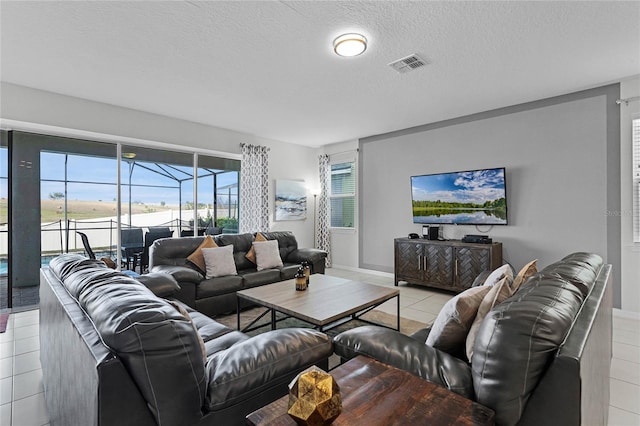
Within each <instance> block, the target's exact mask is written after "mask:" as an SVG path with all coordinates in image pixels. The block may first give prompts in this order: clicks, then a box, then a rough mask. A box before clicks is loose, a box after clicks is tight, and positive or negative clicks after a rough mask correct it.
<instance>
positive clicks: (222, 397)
mask: <svg viewBox="0 0 640 426" xmlns="http://www.w3.org/2000/svg"><path fill="white" fill-rule="evenodd" d="M332 353H333V345H332V343H331V339H330V338H329V337H328V336H327V335H326V334H324V333H321V332H319V331H315V330H310V329H301V328H298V329H296V328H289V329H282V330H274V331H270V332H267V333H263V334H259V335H258V336H255V337H252V338H251V339H248V340H245V341H244V342H241V343H238V344H236V345H234V346H232V347H230V348H229V349H227V350H225V351H220V352H217V353H215V354H214V355H212V356H210V357H209V359H208V361H207V372H208V374H209V386H208V390H207V402H206V403H207V406H208V409H209V410H211V411H215V410H221V409H224V408H226V407H229V406H232V405H235V404H238V403H242V402H243V401H246V400H248V399H249V398H252V397H253V396H255V395H258V394H260V393H262V392H265V391H268V390H269V389H271V388H272V387H273V386H274V384H276V383H279V382H282V381H283V379H284V380H286V383H288V381H290V380H292V379H293V377H295V375H296V374H298V373H299V372H300V371H302V370H304V369H306V368H308V367H310V366H312V365H314V364H317V363H319V362H322V361H324V360H325V359H327V358H328V357H329V356H330V355H331V354H332ZM279 396H281V395H279Z"/></svg>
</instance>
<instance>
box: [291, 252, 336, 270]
mask: <svg viewBox="0 0 640 426" xmlns="http://www.w3.org/2000/svg"><path fill="white" fill-rule="evenodd" d="M326 258H327V252H326V251H324V250H320V249H316V248H299V249H296V250H294V251H292V252H291V253H290V254H289V256H287V262H290V263H302V262H310V263H311V273H313V274H324V268H325V259H326Z"/></svg>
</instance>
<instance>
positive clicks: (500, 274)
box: [483, 263, 513, 286]
mask: <svg viewBox="0 0 640 426" xmlns="http://www.w3.org/2000/svg"><path fill="white" fill-rule="evenodd" d="M505 277H506V278H507V279H508V280H509V281H510V282H511V281H513V269H512V268H511V265H509V264H508V263H506V264H504V265H502V266H500V267H499V268H497V269H496V270H495V271H493V272H491V273H490V274H489V276H488V277H487V279H486V280H485V281H484V284H483V285H488V286H494V285H496V284H498V283H499V282H500V281H501V280H502V279H503V278H505Z"/></svg>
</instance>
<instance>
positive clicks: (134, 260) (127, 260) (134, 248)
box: [120, 228, 144, 270]
mask: <svg viewBox="0 0 640 426" xmlns="http://www.w3.org/2000/svg"><path fill="white" fill-rule="evenodd" d="M120 251H121V253H122V264H123V265H122V266H123V267H126V268H127V269H131V270H135V269H136V266H139V265H141V256H142V252H143V251H144V241H143V239H142V228H126V229H123V230H122V231H121V233H120Z"/></svg>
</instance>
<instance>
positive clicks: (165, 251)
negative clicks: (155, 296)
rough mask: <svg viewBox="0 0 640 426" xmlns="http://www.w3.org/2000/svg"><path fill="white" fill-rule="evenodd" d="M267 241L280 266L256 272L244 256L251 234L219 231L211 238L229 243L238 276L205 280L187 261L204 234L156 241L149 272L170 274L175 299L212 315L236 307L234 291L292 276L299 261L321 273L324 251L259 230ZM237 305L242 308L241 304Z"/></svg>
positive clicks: (283, 234) (289, 236)
mask: <svg viewBox="0 0 640 426" xmlns="http://www.w3.org/2000/svg"><path fill="white" fill-rule="evenodd" d="M261 234H262V235H263V236H264V237H265V238H266V239H267V240H277V241H278V247H279V250H280V258H281V259H282V262H283V264H284V266H283V267H281V268H276V269H266V270H262V271H258V270H257V269H256V265H255V264H254V263H253V262H251V261H250V260H249V259H247V258H246V254H247V252H248V251H249V250H250V249H251V244H252V243H253V241H255V236H254V234H248V233H247V234H222V235H216V236H214V237H213V240H214V241H215V243H216V244H217V245H218V246H227V245H229V244H232V245H233V257H234V261H235V264H236V269H237V271H238V275H237V276H236V275H233V276H225V277H217V278H211V279H205V276H204V275H203V274H202V272H200V271H198V270H197V268H194V267H193V265H192V264H191V263H190V262H189V261H188V260H187V258H188V257H189V256H190V255H191V253H193V252H194V250H196V249H197V248H198V246H200V244H201V243H202V241H203V240H204V238H205V237H182V238H167V239H162V240H157V241H155V242H154V243H153V245H152V246H151V249H150V252H149V253H150V254H149V256H150V257H149V271H150V272H160V273H165V274H170V275H172V276H173V277H174V278H175V280H176V281H177V282H178V284H179V285H180V287H181V290H180V291H179V292H178V293H176V295H175V298H177V299H179V300H181V301H182V302H184V303H186V304H187V305H189V306H190V307H192V308H194V309H197V310H198V311H200V312H202V313H203V314H205V315H209V316H215V315H218V314H224V313H228V312H233V311H235V310H236V309H237V303H238V302H237V297H236V291H238V290H242V289H246V288H251V287H257V286H261V285H265V284H271V283H274V282H278V281H284V280H288V279H291V278H293V276H294V274H295V273H296V271H297V270H298V267H299V266H300V264H301V263H302V262H304V261H307V262H309V263H310V266H311V273H320V274H324V270H325V259H326V257H327V252H325V251H324V250H319V249H314V248H298V242H297V240H296V237H295V236H294V235H293V234H292V233H291V232H285V231H279V232H261ZM241 307H245V306H244V305H243V306H241Z"/></svg>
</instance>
